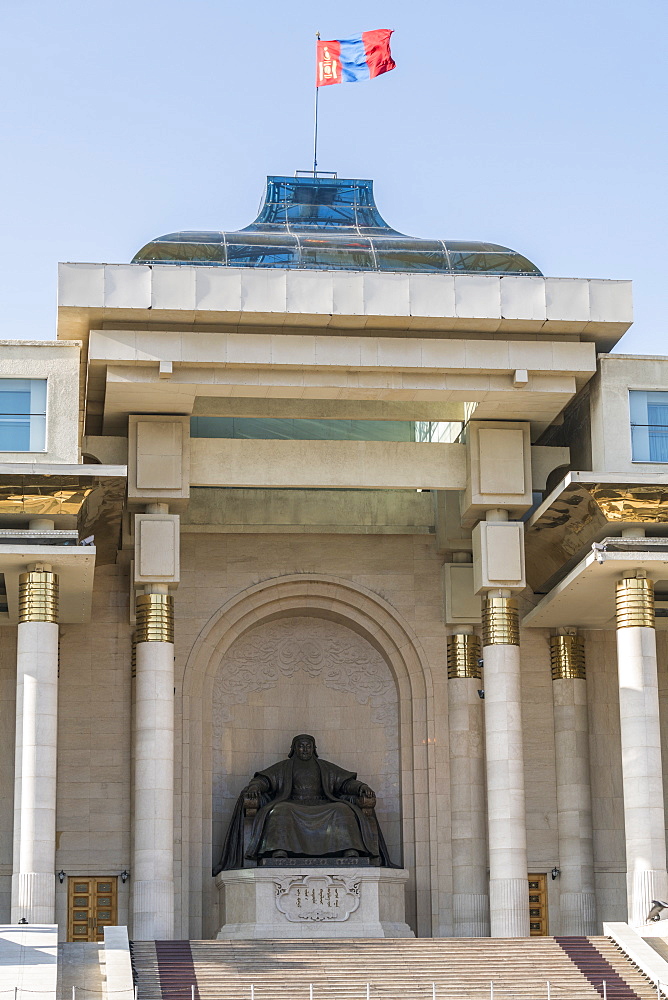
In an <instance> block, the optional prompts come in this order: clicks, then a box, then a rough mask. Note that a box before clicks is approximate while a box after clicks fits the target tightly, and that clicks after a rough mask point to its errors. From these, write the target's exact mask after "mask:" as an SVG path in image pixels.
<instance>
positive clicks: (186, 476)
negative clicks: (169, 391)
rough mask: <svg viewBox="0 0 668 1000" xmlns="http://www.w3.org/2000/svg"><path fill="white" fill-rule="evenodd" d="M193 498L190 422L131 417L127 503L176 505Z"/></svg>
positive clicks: (135, 415)
mask: <svg viewBox="0 0 668 1000" xmlns="http://www.w3.org/2000/svg"><path fill="white" fill-rule="evenodd" d="M189 496H190V418H189V417H171V416H162V415H160V416H148V415H146V416H144V415H140V414H131V415H130V417H129V419H128V500H129V501H130V502H131V503H132V502H133V501H134V502H135V503H136V502H137V501H140V502H142V503H150V502H151V501H156V502H159V503H174V502H177V503H178V502H179V501H185V500H187V499H188V498H189Z"/></svg>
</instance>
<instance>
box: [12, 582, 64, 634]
mask: <svg viewBox="0 0 668 1000" xmlns="http://www.w3.org/2000/svg"><path fill="white" fill-rule="evenodd" d="M57 621H58V575H57V574H56V573H52V572H50V571H47V570H30V572H29V573H21V575H20V576H19V624H22V623H24V622H51V623H53V622H57Z"/></svg>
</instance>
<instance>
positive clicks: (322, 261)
mask: <svg viewBox="0 0 668 1000" xmlns="http://www.w3.org/2000/svg"><path fill="white" fill-rule="evenodd" d="M132 263H133V264H136V263H155V264H218V265H221V266H227V267H282V268H308V269H317V270H323V271H324V270H327V271H331V270H337V271H338V270H345V271H421V272H425V273H426V272H432V273H441V274H532V275H540V274H541V272H540V271H539V270H538V268H537V267H536V266H535V264H532V263H531V261H530V260H527V258H526V257H523V256H522V255H521V254H519V253H516V252H515V251H514V250H509V249H508V247H502V246H497V244H495V243H470V242H462V241H457V240H421V239H417V238H415V237H412V236H404V235H403V233H399V232H397V230H396V229H392V227H391V226H388V224H387V223H386V222H385V220H384V219H383V218H382V216H381V214H380V212H379V211H378V209H377V208H376V203H375V201H374V196H373V181H370V180H350V179H346V178H337V177H319V176H316V177H268V178H267V190H266V194H265V200H264V204H263V205H262V206H261V208H260V212H259V215H258V217H257V219H256V220H255V222H252V223H251V224H250V226H246V227H245V229H241V230H239V231H238V232H229V233H228V232H210V233H209V232H181V233H169V234H168V235H166V236H159V237H158V238H157V239H155V240H151V242H150V243H147V244H146V246H145V247H142V249H141V250H140V251H139V253H137V254H136V255H135V257H133V260H132Z"/></svg>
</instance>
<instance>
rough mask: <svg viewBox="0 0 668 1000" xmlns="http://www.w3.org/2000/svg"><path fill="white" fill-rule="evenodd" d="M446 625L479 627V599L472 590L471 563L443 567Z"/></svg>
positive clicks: (446, 564) (448, 564)
mask: <svg viewBox="0 0 668 1000" xmlns="http://www.w3.org/2000/svg"><path fill="white" fill-rule="evenodd" d="M443 584H444V591H445V624H446V625H479V624H480V622H481V620H482V618H481V604H480V597H479V596H478V594H476V592H475V590H474V589H473V563H445V565H444V566H443Z"/></svg>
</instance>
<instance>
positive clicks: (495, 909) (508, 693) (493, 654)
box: [482, 590, 529, 937]
mask: <svg viewBox="0 0 668 1000" xmlns="http://www.w3.org/2000/svg"><path fill="white" fill-rule="evenodd" d="M482 630H483V633H482V634H483V660H484V667H485V681H484V687H485V741H486V748H487V827H488V838H489V909H490V932H491V936H492V937H528V936H529V899H528V883H527V850H526V825H525V824H526V820H525V810H524V754H523V747H522V710H521V687H520V647H519V642H520V630H519V619H518V614H517V605H516V603H515V601H514V600H513V599H512V598H511V597H510V596H509V593H508V591H503V590H498V591H492V590H490V591H489V592H488V594H487V597H486V598H484V599H483V605H482Z"/></svg>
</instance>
